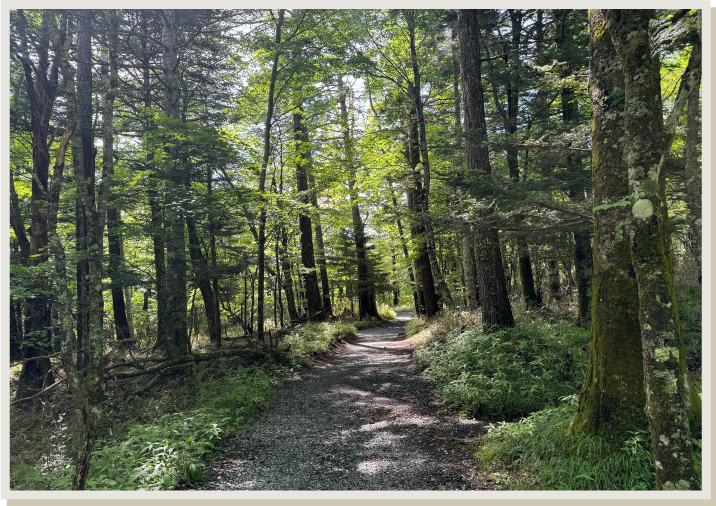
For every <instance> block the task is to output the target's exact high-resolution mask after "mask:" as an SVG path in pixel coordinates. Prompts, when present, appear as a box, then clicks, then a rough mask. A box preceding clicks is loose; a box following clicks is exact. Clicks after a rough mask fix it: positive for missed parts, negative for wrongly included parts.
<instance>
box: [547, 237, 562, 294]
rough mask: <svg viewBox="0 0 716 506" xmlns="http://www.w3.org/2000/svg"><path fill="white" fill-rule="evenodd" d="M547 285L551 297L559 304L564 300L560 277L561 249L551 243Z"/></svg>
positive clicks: (548, 251)
mask: <svg viewBox="0 0 716 506" xmlns="http://www.w3.org/2000/svg"><path fill="white" fill-rule="evenodd" d="M546 257H547V258H546V259H545V262H546V264H547V286H548V288H549V296H550V298H551V299H552V300H553V301H554V302H555V303H557V304H559V302H561V301H562V283H561V281H560V277H559V250H557V248H556V247H555V246H554V245H552V244H550V245H548V246H547V255H546Z"/></svg>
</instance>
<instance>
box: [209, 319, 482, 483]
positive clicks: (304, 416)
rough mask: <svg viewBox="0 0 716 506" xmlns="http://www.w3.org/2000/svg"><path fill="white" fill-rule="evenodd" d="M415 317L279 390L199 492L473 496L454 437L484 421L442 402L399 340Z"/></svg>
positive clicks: (372, 332)
mask: <svg viewBox="0 0 716 506" xmlns="http://www.w3.org/2000/svg"><path fill="white" fill-rule="evenodd" d="M411 316H412V314H411V313H399V315H398V317H397V318H396V319H395V320H392V321H390V322H388V323H387V324H386V325H384V326H381V327H377V328H372V329H367V330H364V331H361V332H359V333H358V339H357V340H356V341H355V342H354V343H350V344H349V343H344V344H342V345H341V346H340V347H338V348H336V349H335V350H334V352H333V353H332V355H331V356H328V357H325V358H324V359H323V360H322V361H320V362H319V363H317V364H316V365H315V366H314V367H313V368H311V370H310V371H308V372H307V373H305V374H303V375H302V376H301V377H300V378H299V379H298V380H296V381H294V382H292V383H290V384H289V385H288V386H287V387H286V388H284V389H282V391H281V392H280V393H279V394H278V396H277V398H276V400H275V402H274V404H273V406H272V407H271V408H270V409H269V410H267V411H266V412H264V413H263V414H262V415H260V416H259V417H257V418H256V419H254V420H253V421H252V422H250V423H249V424H248V425H247V427H246V431H245V432H243V433H240V434H237V435H236V436H235V437H234V438H233V441H232V445H231V449H230V450H229V451H228V452H227V453H226V454H224V455H221V456H219V457H217V458H216V459H215V460H213V461H212V462H210V463H209V464H208V465H207V468H206V470H205V474H206V476H207V478H208V481H207V482H206V483H205V484H204V486H202V487H200V488H198V490H471V489H475V488H477V486H476V484H475V480H474V479H472V478H471V472H470V466H471V465H472V466H474V465H475V463H474V462H469V461H467V460H466V459H467V457H466V455H464V454H462V453H460V451H459V450H455V449H454V448H453V449H450V447H451V446H453V447H454V446H456V445H454V444H453V445H451V444H450V442H451V441H453V442H454V441H455V440H456V439H465V438H472V437H475V436H476V435H477V434H478V433H479V432H481V431H482V430H483V422H479V421H477V420H461V419H458V418H457V417H456V416H455V415H454V414H452V415H450V414H448V413H438V411H439V410H440V408H441V405H440V404H439V403H438V402H437V401H436V400H435V398H434V396H433V395H432V394H431V393H430V390H429V388H428V385H427V383H426V382H425V380H423V379H422V378H421V377H420V370H419V368H418V367H417V366H416V365H415V364H413V363H412V362H411V359H410V356H411V352H412V348H411V344H410V342H409V341H408V340H407V339H406V337H405V335H404V334H400V333H401V332H402V331H403V328H404V326H405V324H406V322H407V321H408V320H409V319H410V318H411Z"/></svg>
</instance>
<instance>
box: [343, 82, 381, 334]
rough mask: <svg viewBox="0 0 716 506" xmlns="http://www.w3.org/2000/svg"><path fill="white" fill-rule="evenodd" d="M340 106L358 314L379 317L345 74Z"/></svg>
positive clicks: (361, 317)
mask: <svg viewBox="0 0 716 506" xmlns="http://www.w3.org/2000/svg"><path fill="white" fill-rule="evenodd" d="M338 87H339V96H338V104H339V106H340V123H341V130H342V135H343V147H344V150H345V151H344V154H345V160H346V162H345V163H346V166H347V170H348V178H349V179H348V191H349V193H350V199H351V217H352V218H353V234H354V240H355V245H356V260H357V267H358V315H359V317H360V319H361V320H362V319H363V318H366V317H368V318H377V317H378V308H377V306H376V303H375V297H374V296H373V297H371V286H370V285H371V282H370V273H369V271H368V262H367V257H366V238H365V226H364V224H363V218H362V217H361V214H360V206H359V205H358V190H357V189H356V187H355V184H356V166H355V163H356V162H355V158H354V152H353V136H352V134H351V129H350V125H349V122H348V107H347V106H346V95H347V93H348V91H347V87H346V86H345V84H344V82H343V76H341V75H339V76H338Z"/></svg>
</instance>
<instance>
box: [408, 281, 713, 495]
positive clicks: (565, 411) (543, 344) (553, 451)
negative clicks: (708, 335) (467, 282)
mask: <svg viewBox="0 0 716 506" xmlns="http://www.w3.org/2000/svg"><path fill="white" fill-rule="evenodd" d="M699 302H700V300H697V299H696V296H695V295H694V292H693V291H692V292H691V298H690V299H687V300H685V301H684V302H683V303H680V306H679V308H680V309H681V308H682V307H683V308H684V319H683V322H684V323H683V324H682V328H684V329H686V332H691V335H690V336H689V338H690V339H692V340H693V341H691V344H690V345H689V344H688V343H689V341H688V339H685V340H686V341H687V345H686V346H685V348H686V352H687V364H688V365H689V370H690V377H691V378H692V379H693V382H692V384H693V386H694V387H695V388H698V389H700V387H701V382H700V377H701V375H700V371H701V355H700V353H701V352H700V348H701V346H700V345H701V332H700V331H701V327H700V322H701V314H700V303H699ZM548 317H549V318H548V319H545V317H544V316H543V315H542V314H540V313H536V312H529V313H528V312H524V313H519V314H517V315H516V321H517V325H516V326H515V327H513V328H511V329H504V330H500V331H497V332H493V333H490V334H486V333H485V332H484V329H483V328H482V327H481V326H480V325H479V316H478V315H476V314H471V313H464V312H462V313H460V312H455V311H452V312H450V311H444V312H443V314H441V315H439V316H438V317H436V318H433V319H431V320H427V319H425V318H418V319H414V320H411V321H410V322H409V323H408V325H407V327H406V332H407V334H408V335H409V336H411V339H412V340H413V341H414V342H415V343H416V345H417V349H416V350H415V352H414V359H415V360H416V361H417V362H418V363H419V364H421V365H423V366H424V367H425V369H424V371H423V375H424V376H425V377H426V378H427V379H428V380H430V381H431V382H432V383H433V384H434V385H435V389H436V392H437V393H438V395H440V397H441V398H442V399H443V401H445V403H446V404H447V405H448V406H450V407H453V408H457V409H459V410H460V416H466V417H467V416H476V417H478V418H482V419H491V420H496V421H495V422H493V423H492V424H490V425H489V426H488V431H487V433H486V434H484V435H483V436H481V437H480V438H479V439H478V445H479V446H478V449H477V450H476V451H475V452H474V454H473V456H474V458H475V459H476V461H477V462H478V466H477V468H476V474H477V476H478V477H479V479H481V480H482V482H483V483H486V484H489V485H492V486H495V487H497V488H506V489H517V490H653V489H654V488H655V486H656V480H655V476H654V461H653V455H652V447H651V437H650V434H649V432H648V431H636V432H633V433H631V435H630V437H629V438H628V439H627V440H626V441H625V442H624V444H623V446H622V447H621V448H612V447H610V445H608V444H607V443H606V442H604V441H603V440H602V439H600V438H597V437H586V438H581V439H576V438H572V437H571V436H570V433H569V428H570V425H571V423H572V422H573V420H574V418H575V417H576V414H577V408H578V403H579V392H580V391H581V386H582V382H583V380H584V374H585V370H586V367H587V365H588V360H589V355H588V353H589V337H590V336H589V332H587V331H585V330H583V329H581V328H578V327H575V326H574V325H570V324H569V321H570V320H571V318H570V315H569V314H568V313H566V312H565V315H558V314H556V313H555V312H549V313H548ZM515 417H521V418H520V419H519V420H518V421H506V420H514V419H515ZM499 420H503V421H499ZM692 441H693V450H694V464H695V467H696V470H697V473H698V474H699V475H700V474H701V469H702V464H701V457H702V451H701V445H702V442H701V439H699V438H694V439H693V440H692Z"/></svg>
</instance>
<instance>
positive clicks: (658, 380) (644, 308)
mask: <svg viewBox="0 0 716 506" xmlns="http://www.w3.org/2000/svg"><path fill="white" fill-rule="evenodd" d="M603 12H604V18H605V20H606V24H607V27H608V30H609V34H610V36H611V39H612V41H613V43H614V47H615V48H616V50H617V53H618V54H619V56H620V58H621V61H622V66H623V69H624V83H625V86H624V93H625V103H626V104H628V107H627V108H626V110H625V114H624V132H625V135H624V145H625V154H626V156H625V160H626V162H627V171H628V176H629V188H630V190H631V192H632V200H633V201H634V202H632V205H631V216H630V222H629V225H630V228H631V230H630V235H631V234H633V235H631V254H632V262H633V265H634V271H635V273H636V279H637V284H638V287H639V324H640V328H641V343H642V357H643V363H644V382H645V385H646V392H647V396H646V414H647V417H648V419H649V427H650V429H651V437H652V444H653V448H654V450H653V451H654V461H655V466H656V486H657V489H674V488H677V489H689V488H695V487H696V486H697V476H696V473H695V471H694V462H693V460H692V456H691V453H692V451H691V444H692V443H691V437H690V431H689V417H688V414H689V410H690V408H691V402H692V397H694V396H693V395H692V392H691V391H690V385H689V381H688V376H687V372H686V357H685V354H684V348H683V342H682V339H681V332H680V328H679V313H678V308H677V302H676V294H675V292H674V283H673V281H674V279H673V278H674V266H673V259H672V257H671V234H670V230H669V222H668V214H667V208H666V196H665V187H666V177H665V171H664V168H663V166H662V164H663V160H664V155H665V153H666V152H667V150H668V149H669V148H670V147H671V141H672V140H673V131H674V127H675V121H674V122H673V127H672V128H669V126H667V128H664V123H663V119H662V114H663V113H662V104H661V89H660V68H659V67H660V64H659V58H658V56H655V57H652V56H651V43H650V38H649V20H650V19H651V18H652V17H653V16H654V15H655V11H653V10H605V11H603ZM700 56H701V55H700V51H698V50H697V48H694V51H692V54H691V58H690V59H689V65H688V67H687V70H686V72H685V75H684V76H683V78H682V81H681V86H680V89H679V95H678V96H677V99H676V101H675V104H674V110H673V111H672V114H680V113H681V111H682V110H683V107H684V106H685V102H686V100H688V94H689V93H690V92H691V90H692V89H694V87H695V84H696V79H695V75H696V74H699V73H700V71H701V57H700ZM674 117H678V116H670V118H669V120H667V121H669V122H670V121H673V119H674Z"/></svg>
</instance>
